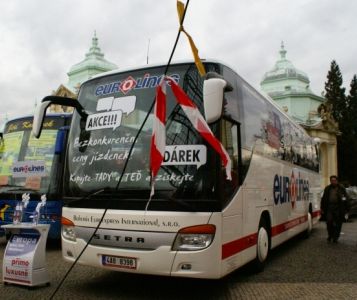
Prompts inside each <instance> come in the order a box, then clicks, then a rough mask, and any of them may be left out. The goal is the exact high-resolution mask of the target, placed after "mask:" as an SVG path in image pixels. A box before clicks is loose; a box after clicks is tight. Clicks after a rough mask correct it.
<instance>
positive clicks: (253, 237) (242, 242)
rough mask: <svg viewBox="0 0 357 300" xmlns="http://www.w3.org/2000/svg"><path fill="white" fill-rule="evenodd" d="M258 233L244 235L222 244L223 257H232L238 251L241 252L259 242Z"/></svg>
mask: <svg viewBox="0 0 357 300" xmlns="http://www.w3.org/2000/svg"><path fill="white" fill-rule="evenodd" d="M257 237H258V234H257V233H253V234H250V235H247V236H245V237H242V238H240V239H238V240H235V241H232V242H229V243H227V244H224V245H222V259H225V258H227V257H230V256H232V255H234V254H236V253H238V252H241V251H243V250H245V249H247V248H249V247H252V246H254V245H255V244H256V243H257Z"/></svg>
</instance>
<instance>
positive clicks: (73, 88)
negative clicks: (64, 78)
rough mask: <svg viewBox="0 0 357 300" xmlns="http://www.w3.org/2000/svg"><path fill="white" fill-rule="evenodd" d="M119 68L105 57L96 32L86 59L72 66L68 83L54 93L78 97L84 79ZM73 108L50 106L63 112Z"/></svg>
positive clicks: (52, 109)
mask: <svg viewBox="0 0 357 300" xmlns="http://www.w3.org/2000/svg"><path fill="white" fill-rule="evenodd" d="M117 68H118V66H117V65H116V64H114V63H111V62H109V61H107V60H106V59H105V58H104V54H103V53H102V52H101V50H100V48H99V46H98V38H97V35H96V33H95V32H94V36H93V38H92V45H91V47H90V49H89V51H88V52H87V53H86V55H85V58H84V60H82V61H81V62H79V63H77V64H75V65H73V66H72V67H71V68H70V70H69V72H68V73H67V75H68V82H67V84H61V85H60V86H59V87H58V88H57V90H55V91H53V93H52V95H56V96H61V97H68V98H73V99H76V98H77V93H78V91H79V87H80V85H81V84H82V83H83V82H84V81H86V80H87V79H89V78H91V77H93V76H94V75H96V74H99V73H103V72H106V71H111V70H114V69H117ZM71 109H72V108H70V107H65V106H63V107H62V106H60V105H52V106H51V107H50V111H51V112H63V111H69V110H71Z"/></svg>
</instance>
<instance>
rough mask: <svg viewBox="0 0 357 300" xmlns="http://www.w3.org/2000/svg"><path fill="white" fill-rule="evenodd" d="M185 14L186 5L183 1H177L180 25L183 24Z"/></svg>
mask: <svg viewBox="0 0 357 300" xmlns="http://www.w3.org/2000/svg"><path fill="white" fill-rule="evenodd" d="M184 12H185V5H184V4H183V3H182V2H181V1H177V13H178V17H179V22H180V25H181V22H182V18H183V13H184Z"/></svg>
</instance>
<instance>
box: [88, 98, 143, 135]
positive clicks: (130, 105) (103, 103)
mask: <svg viewBox="0 0 357 300" xmlns="http://www.w3.org/2000/svg"><path fill="white" fill-rule="evenodd" d="M135 103H136V96H126V97H119V98H114V97H106V98H101V99H99V100H98V103H97V108H96V110H97V111H99V113H96V114H92V115H90V116H88V118H87V122H86V130H87V131H91V130H98V129H104V128H113V130H115V129H116V128H118V127H119V126H120V125H121V120H122V117H123V114H126V115H127V116H128V115H129V114H130V113H132V112H133V111H134V109H135ZM101 111H103V112H101Z"/></svg>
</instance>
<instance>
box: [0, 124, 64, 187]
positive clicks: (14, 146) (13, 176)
mask: <svg viewBox="0 0 357 300" xmlns="http://www.w3.org/2000/svg"><path fill="white" fill-rule="evenodd" d="M32 120H33V118H32V117H28V118H21V119H16V120H13V121H9V122H8V123H7V124H6V126H5V129H4V134H3V147H2V149H3V153H2V160H1V164H0V193H9V194H13V193H19V192H20V193H23V192H27V191H29V192H35V193H38V194H44V193H48V190H49V186H50V182H51V181H50V175H51V171H52V165H53V158H54V149H55V142H56V137H57V132H58V128H60V127H62V126H63V125H64V120H63V119H62V118H55V117H46V119H45V121H44V123H43V132H42V136H41V138H40V139H36V138H34V137H33V136H32V133H31V129H32Z"/></svg>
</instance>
